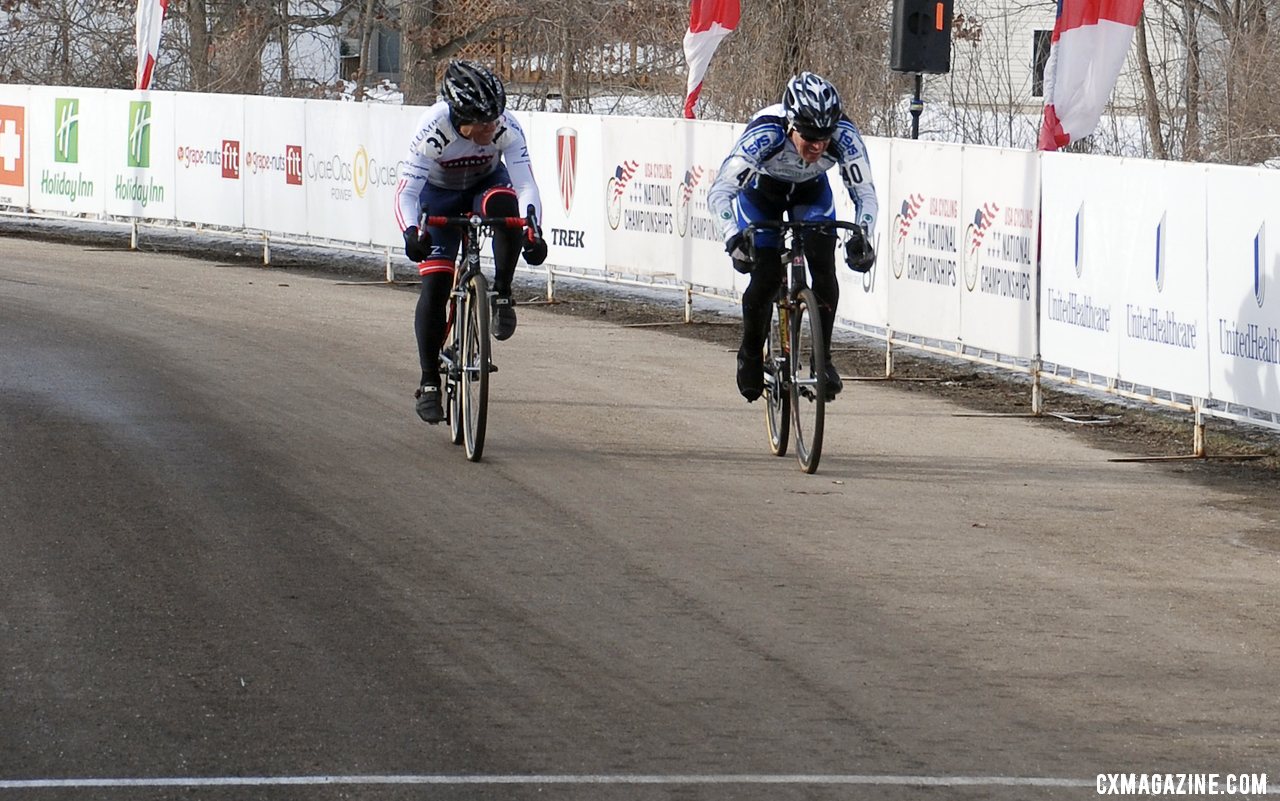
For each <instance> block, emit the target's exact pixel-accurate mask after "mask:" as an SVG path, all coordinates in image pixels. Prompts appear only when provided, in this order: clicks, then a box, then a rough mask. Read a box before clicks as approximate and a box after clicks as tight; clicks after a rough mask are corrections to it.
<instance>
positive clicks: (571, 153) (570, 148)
mask: <svg viewBox="0 0 1280 801" xmlns="http://www.w3.org/2000/svg"><path fill="white" fill-rule="evenodd" d="M556 163H557V164H558V165H559V170H560V199H561V200H563V201H564V213H565V214H568V213H569V210H570V209H572V208H573V188H574V185H575V184H576V183H577V180H578V132H577V131H575V130H574V129H573V128H561V129H560V130H558V131H556Z"/></svg>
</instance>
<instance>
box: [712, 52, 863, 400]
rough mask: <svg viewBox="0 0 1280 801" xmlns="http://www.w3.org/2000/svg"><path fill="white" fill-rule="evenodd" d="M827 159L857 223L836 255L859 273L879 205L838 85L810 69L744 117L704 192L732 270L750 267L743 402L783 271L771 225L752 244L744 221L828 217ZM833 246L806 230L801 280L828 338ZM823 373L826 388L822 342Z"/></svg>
mask: <svg viewBox="0 0 1280 801" xmlns="http://www.w3.org/2000/svg"><path fill="white" fill-rule="evenodd" d="M832 167H839V170H840V177H841V179H842V180H843V182H844V185H845V188H846V189H848V191H849V196H850V198H852V199H853V204H854V210H855V211H854V215H855V220H854V222H856V223H858V224H860V226H861V230H860V231H857V232H855V233H854V234H853V235H852V236H851V237H850V238H849V240H848V241H847V242H846V243H845V262H846V264H848V265H849V268H850V269H852V270H855V271H857V272H866V271H867V270H870V269H871V266H872V265H873V264H874V263H875V258H876V256H875V252H874V251H873V250H872V247H871V243H870V239H869V232H870V231H873V230H875V224H876V215H877V213H878V211H879V203H878V201H877V200H876V190H875V185H874V184H873V183H872V181H871V165H870V163H868V161H867V150H866V146H865V145H864V144H863V142H862V135H861V134H860V133H858V129H857V127H856V126H855V125H854V124H853V122H852V121H851V120H850V119H849V118H848V117H847V116H846V115H845V114H844V112H843V110H842V109H841V107H840V95H839V93H838V92H836V89H835V87H834V86H832V85H831V84H830V83H829V82H828V81H827V80H825V79H824V78H822V77H820V76H818V75H815V74H813V73H811V72H802V73H800V74H799V75H796V76H795V77H793V78H791V80H789V81H788V82H787V86H786V90H785V92H784V93H783V99H782V102H781V103H777V104H775V105H772V106H768V107H767V108H764V109H761V110H760V111H758V112H757V113H756V114H755V116H753V117H752V118H751V121H750V122H748V123H747V128H746V130H745V131H744V132H743V133H742V136H741V137H739V138H738V142H737V144H735V145H734V147H733V151H732V152H731V153H730V154H729V157H728V158H726V159H725V160H724V163H723V164H722V165H721V166H720V172H719V173H718V174H717V175H716V180H715V182H714V183H713V184H712V185H711V188H710V190H709V191H708V194H707V204H708V206H710V208H711V211H712V213H713V214H714V215H715V216H716V217H717V218H718V219H719V220H720V226H721V234H722V235H723V236H724V240H725V251H726V252H727V253H729V254H730V256H731V257H732V259H733V266H734V269H736V270H738V272H742V273H750V274H751V282H750V283H749V284H748V285H747V289H746V291H745V292H743V293H742V345H741V347H740V348H739V349H738V375H737V379H738V391H739V392H741V393H742V396H743V397H744V398H746V399H747V400H748V401H754V400H755V399H756V398H759V397H760V394H761V393H762V392H763V391H764V364H763V350H764V342H765V338H766V337H767V336H768V328H769V317H770V313H771V312H770V309H771V307H772V305H773V299H774V297H776V295H777V292H778V288H779V286H780V285H781V283H782V278H783V273H782V253H781V250H780V244H781V243H780V241H779V238H778V234H777V233H776V232H773V231H760V232H758V233H757V234H756V236H755V242H754V244H755V247H754V248H752V247H750V245H749V244H748V243H747V242H745V241H744V237H743V230H744V229H745V228H746V227H747V226H748V225H750V224H751V223H753V222H778V221H781V220H782V219H783V216H784V214H786V215H789V218H790V219H791V220H793V221H802V220H803V221H819V220H834V219H835V218H836V212H835V199H834V198H833V197H832V194H831V185H830V184H829V183H828V182H827V171H828V170H830V169H831V168H832ZM835 248H836V237H835V236H834V235H817V234H810V235H809V236H807V237H806V238H805V259H806V261H807V262H808V264H809V273H810V276H811V282H810V283H811V284H812V286H813V291H814V294H816V295H817V296H818V305H819V307H820V308H821V310H822V327H823V333H824V334H825V335H826V338H827V342H828V344H829V343H830V342H831V333H832V330H833V327H834V326H835V311H836V304H837V303H839V301H840V285H839V284H838V283H837V282H836V266H835ZM826 373H827V388H828V392H829V393H830V394H831V395H832V396H833V397H834V395H835V394H836V393H838V392H839V391H840V390H841V388H842V382H841V380H840V373H839V372H838V371H837V370H836V369H835V367H834V366H833V365H832V364H831V361H830V350H829V349H828V355H827V367H826Z"/></svg>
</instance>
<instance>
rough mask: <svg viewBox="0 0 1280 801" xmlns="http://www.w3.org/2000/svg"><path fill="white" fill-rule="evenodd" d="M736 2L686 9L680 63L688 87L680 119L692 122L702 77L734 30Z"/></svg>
mask: <svg viewBox="0 0 1280 801" xmlns="http://www.w3.org/2000/svg"><path fill="white" fill-rule="evenodd" d="M741 14H742V9H741V7H740V6H739V0H693V2H692V3H691V4H690V6H689V31H688V32H687V33H686V34H685V35H684V60H685V61H686V62H687V63H688V64H689V85H688V90H687V93H686V94H685V98H684V116H685V117H687V118H688V119H693V118H694V113H693V105H694V104H695V103H697V102H698V95H699V94H701V93H702V77H703V76H704V75H706V74H707V66H708V65H710V64H711V57H712V56H713V55H715V52H716V48H717V47H719V46H720V42H721V41H723V40H724V37H726V36H728V35H729V33H730V31H732V30H733V29H734V28H736V27H738V17H739V16H741Z"/></svg>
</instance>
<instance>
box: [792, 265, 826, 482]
mask: <svg viewBox="0 0 1280 801" xmlns="http://www.w3.org/2000/svg"><path fill="white" fill-rule="evenodd" d="M790 329H791V364H790V368H791V370H790V372H791V412H792V414H791V419H792V422H793V423H794V425H795V440H796V458H797V459H799V460H800V468H801V469H802V470H804V472H806V473H813V472H814V471H816V470H817V469H818V460H819V459H820V458H822V429H823V425H824V424H825V422H826V411H827V373H826V364H827V343H826V339H825V337H823V335H822V311H821V310H820V309H819V308H818V298H817V296H816V295H814V294H813V290H812V289H808V288H806V289H802V290H801V291H800V293H799V294H798V295H797V296H796V302H795V304H794V305H793V306H792V308H791V320H790Z"/></svg>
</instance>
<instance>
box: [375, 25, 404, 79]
mask: <svg viewBox="0 0 1280 801" xmlns="http://www.w3.org/2000/svg"><path fill="white" fill-rule="evenodd" d="M399 71H400V35H399V34H397V33H396V32H395V31H389V30H386V29H385V28H379V29H378V72H379V73H397V72H399Z"/></svg>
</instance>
